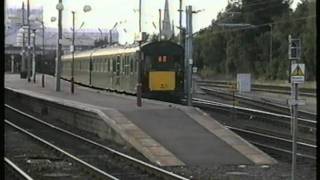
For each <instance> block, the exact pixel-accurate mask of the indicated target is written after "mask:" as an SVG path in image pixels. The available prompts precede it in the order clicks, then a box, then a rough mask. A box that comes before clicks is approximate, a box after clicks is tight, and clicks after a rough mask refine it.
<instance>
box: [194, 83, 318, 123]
mask: <svg viewBox="0 0 320 180" xmlns="http://www.w3.org/2000/svg"><path fill="white" fill-rule="evenodd" d="M200 88H201V89H202V90H204V91H207V92H209V93H215V94H219V95H222V96H227V97H228V98H232V97H233V95H232V94H230V93H226V92H223V91H219V90H214V89H209V88H205V87H200ZM235 98H238V99H240V100H243V101H246V102H244V103H246V104H249V105H252V103H258V104H261V105H268V106H270V108H276V109H277V111H278V110H280V109H282V110H285V111H287V113H288V112H290V108H289V107H287V106H283V105H280V104H274V103H271V102H268V101H265V102H262V101H261V100H256V99H252V98H250V97H245V96H241V95H235ZM253 105H255V104H253ZM255 106H258V105H255ZM299 114H301V115H304V116H308V117H312V118H313V119H316V114H315V113H312V112H307V111H302V110H300V111H299Z"/></svg>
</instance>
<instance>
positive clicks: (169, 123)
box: [5, 74, 276, 166]
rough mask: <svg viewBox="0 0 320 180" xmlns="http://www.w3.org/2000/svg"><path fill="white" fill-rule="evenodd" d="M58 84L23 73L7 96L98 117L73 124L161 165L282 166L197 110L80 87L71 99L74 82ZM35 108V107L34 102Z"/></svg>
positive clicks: (11, 79) (10, 82) (12, 80)
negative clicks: (29, 78) (25, 76)
mask: <svg viewBox="0 0 320 180" xmlns="http://www.w3.org/2000/svg"><path fill="white" fill-rule="evenodd" d="M54 83H55V81H54V77H52V76H46V77H45V87H44V88H42V87H41V75H39V76H38V77H37V82H36V83H33V82H29V83H28V82H27V81H26V79H20V76H19V75H17V74H5V88H6V93H7V92H9V91H10V92H14V93H16V94H19V96H18V97H19V98H17V100H19V99H23V96H28V98H29V99H30V98H35V99H37V100H36V101H34V102H36V103H38V101H39V100H41V101H45V102H46V103H44V104H45V106H49V105H48V104H49V102H50V103H54V104H56V105H55V107H54V108H53V107H52V108H49V111H50V110H52V111H53V109H58V108H57V105H58V106H59V107H60V106H61V107H62V106H63V107H65V108H66V109H68V108H74V109H77V110H78V111H86V112H93V113H95V114H96V116H95V118H96V119H99V120H98V121H90V120H88V119H86V120H85V119H84V118H83V117H81V116H77V117H78V118H74V119H73V120H72V121H70V123H73V125H74V126H77V127H78V126H80V124H81V123H82V124H83V122H82V121H86V122H87V124H84V125H82V128H87V129H91V130H92V129H93V131H99V133H98V134H103V133H106V134H108V133H109V134H110V132H109V131H112V133H113V134H116V135H113V136H108V135H106V138H110V137H113V138H115V139H113V140H115V141H117V142H118V141H119V140H118V139H119V138H120V139H122V140H123V141H125V142H126V143H127V144H129V145H130V146H132V147H133V148H135V149H136V150H137V151H139V152H140V153H141V154H143V155H144V156H145V157H146V158H148V159H149V160H150V161H151V162H153V163H155V164H158V165H160V166H183V165H198V166H210V165H214V164H235V165H236V164H257V165H261V164H275V163H276V160H274V159H273V158H272V157H270V156H268V155H267V154H265V153H264V152H262V151H261V150H259V149H258V148H256V147H255V146H253V145H251V144H249V143H248V142H247V141H245V140H244V139H242V138H241V137H240V136H238V135H236V134H235V133H233V132H232V131H230V130H228V129H226V128H225V127H224V126H223V125H221V124H220V123H218V122H217V121H216V120H215V119H213V118H212V117H210V116H209V115H207V114H206V113H204V112H202V111H201V110H199V109H197V108H193V107H186V106H182V105H177V104H172V103H166V102H160V101H155V100H149V99H143V101H142V102H143V105H142V107H137V106H136V97H134V96H125V95H119V94H115V93H111V92H105V91H99V90H95V89H89V88H86V87H81V86H77V85H75V93H74V94H71V92H70V83H69V82H66V81H63V80H61V91H60V92H56V91H55V86H54ZM6 96H7V95H6ZM21 102H22V103H23V100H21ZM24 103H26V102H24ZM29 106H33V104H32V102H30V104H29ZM38 108H39V107H38ZM42 108H43V107H42ZM35 109H37V108H35ZM39 111H41V112H42V110H39ZM47 111H48V110H47ZM47 113H48V112H47ZM53 114H55V115H56V116H59V117H60V118H62V119H63V118H71V117H69V116H68V115H64V114H63V111H62V110H59V111H56V112H53ZM74 116H75V117H76V115H74ZM96 124H97V125H96ZM104 127H108V128H109V129H107V128H104ZM107 131H108V132H107ZM112 133H111V134H112ZM117 138H118V139H117Z"/></svg>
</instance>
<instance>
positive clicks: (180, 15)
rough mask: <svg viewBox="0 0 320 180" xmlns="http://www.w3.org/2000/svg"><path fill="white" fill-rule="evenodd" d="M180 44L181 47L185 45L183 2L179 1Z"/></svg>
mask: <svg viewBox="0 0 320 180" xmlns="http://www.w3.org/2000/svg"><path fill="white" fill-rule="evenodd" d="M178 11H179V43H180V45H183V42H182V38H183V37H182V11H183V10H182V0H180V1H179V10H178Z"/></svg>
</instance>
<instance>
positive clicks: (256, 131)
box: [193, 98, 317, 159]
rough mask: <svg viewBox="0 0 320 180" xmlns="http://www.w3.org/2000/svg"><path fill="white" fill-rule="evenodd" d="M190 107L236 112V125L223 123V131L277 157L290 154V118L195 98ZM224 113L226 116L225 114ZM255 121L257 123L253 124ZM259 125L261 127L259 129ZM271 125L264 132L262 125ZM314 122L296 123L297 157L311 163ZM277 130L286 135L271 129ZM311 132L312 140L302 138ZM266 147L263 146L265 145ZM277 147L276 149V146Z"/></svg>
mask: <svg viewBox="0 0 320 180" xmlns="http://www.w3.org/2000/svg"><path fill="white" fill-rule="evenodd" d="M193 105H195V106H198V107H200V108H202V109H207V110H209V111H210V109H211V110H212V109H214V110H216V109H218V111H219V112H220V111H223V112H224V114H231V113H233V112H234V111H235V110H236V113H237V115H238V117H237V118H238V121H232V120H229V121H228V123H224V124H225V126H226V127H227V128H229V129H230V130H233V131H235V132H236V133H237V134H239V135H241V136H242V137H244V138H245V139H247V140H248V141H249V142H251V143H253V144H256V145H257V146H260V147H263V148H264V149H267V150H273V151H276V152H277V153H282V154H283V153H285V154H287V155H288V154H290V153H291V143H292V142H291V140H290V138H291V135H290V120H291V117H290V116H287V115H282V114H275V113H270V112H265V111H261V110H255V109H250V108H244V107H238V106H232V105H228V104H223V103H219V102H214V101H208V100H204V99H199V98H193ZM225 112H228V113H225ZM242 119H247V120H249V121H243V120H242ZM253 121H257V123H255V124H254V123H253ZM262 122H263V125H260V126H261V127H260V128H259V125H257V124H261V123H262ZM270 123H271V124H273V125H272V126H269V128H270V129H271V130H270V129H266V127H267V125H266V124H270ZM316 123H317V122H316V121H313V120H308V119H302V118H299V119H298V130H299V132H302V133H300V136H299V137H298V140H299V143H298V146H300V152H299V155H300V156H301V157H303V158H307V159H314V158H315V149H316V145H315V144H316V140H315V136H316ZM279 126H284V127H286V128H287V129H289V130H288V131H287V132H286V133H284V134H281V133H283V128H282V127H280V128H278V129H277V128H275V127H279ZM310 132H312V135H310V136H311V137H314V138H313V139H306V138H304V137H305V135H304V134H303V133H310ZM266 143H267V144H266ZM278 144H280V146H279V145H278Z"/></svg>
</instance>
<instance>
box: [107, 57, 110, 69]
mask: <svg viewBox="0 0 320 180" xmlns="http://www.w3.org/2000/svg"><path fill="white" fill-rule="evenodd" d="M107 69H108V72H110V58H108V59H107Z"/></svg>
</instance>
